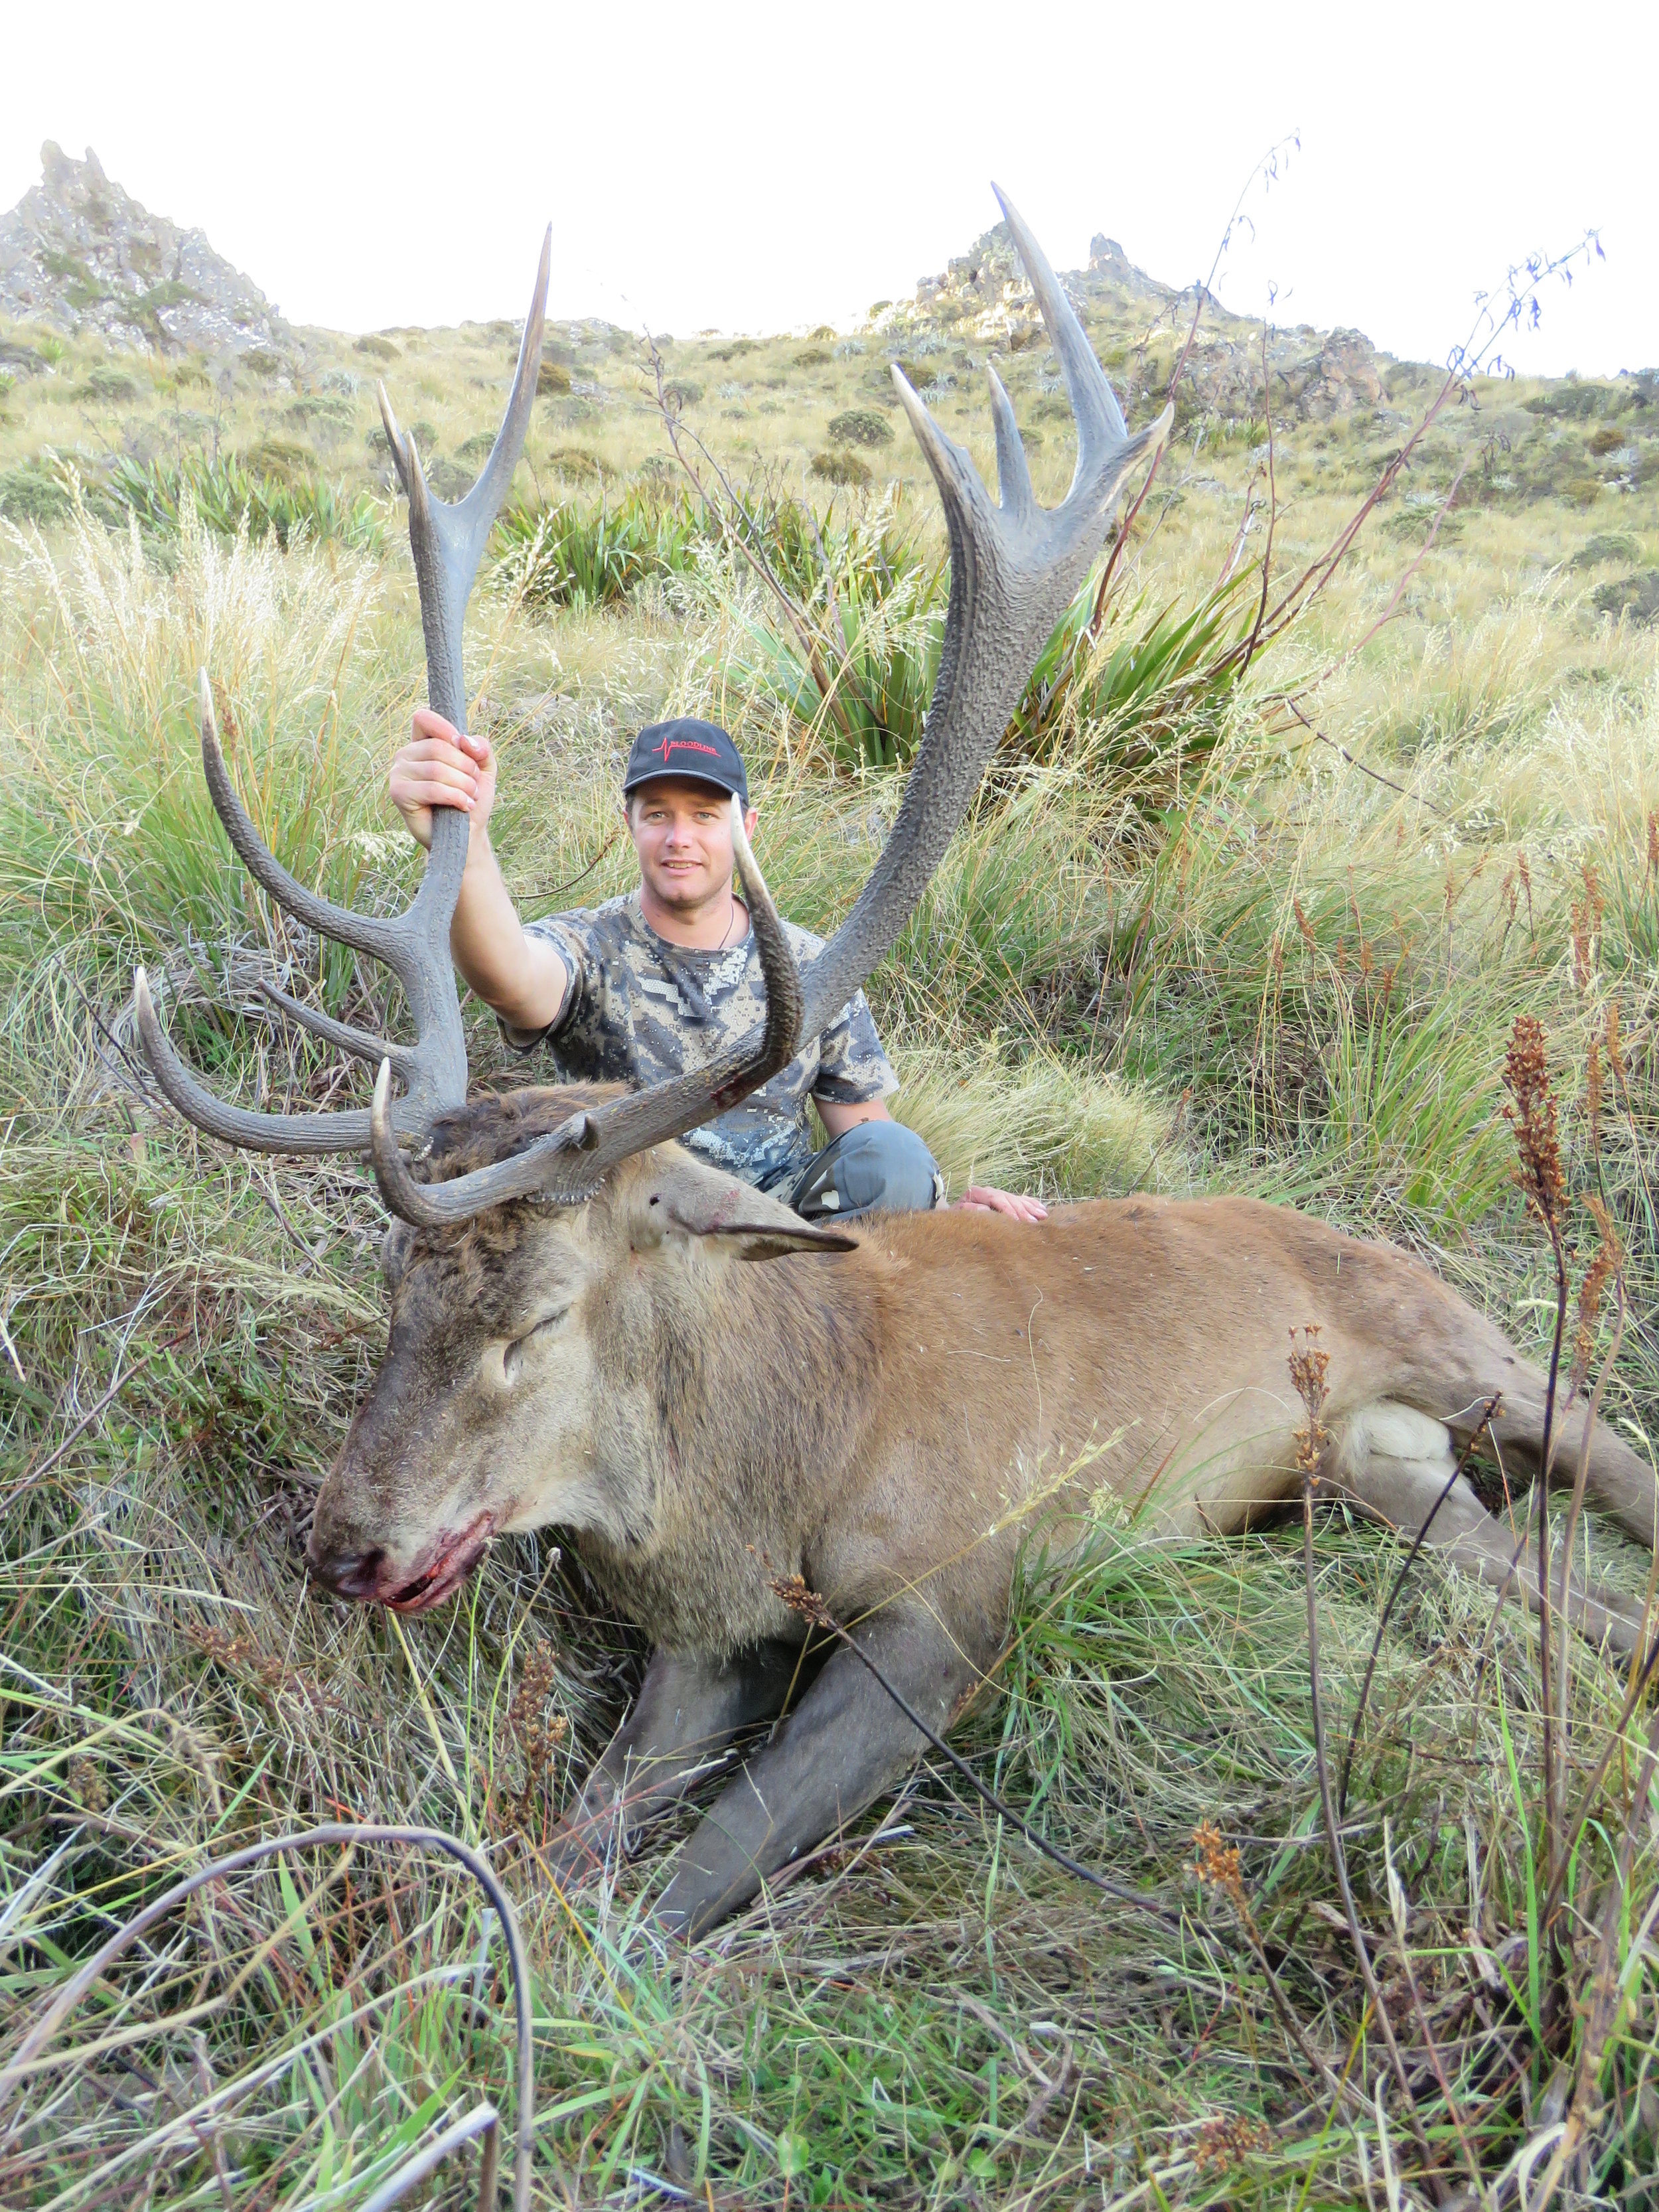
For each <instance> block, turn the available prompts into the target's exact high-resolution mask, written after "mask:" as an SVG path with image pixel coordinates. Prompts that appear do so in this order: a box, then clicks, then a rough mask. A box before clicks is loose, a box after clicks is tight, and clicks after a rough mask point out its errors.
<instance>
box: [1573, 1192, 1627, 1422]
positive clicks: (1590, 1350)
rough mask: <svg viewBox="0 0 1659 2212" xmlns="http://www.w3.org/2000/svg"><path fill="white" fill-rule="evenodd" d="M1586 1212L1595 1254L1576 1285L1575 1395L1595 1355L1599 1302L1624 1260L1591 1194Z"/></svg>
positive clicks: (1603, 1209) (1610, 1221)
mask: <svg viewBox="0 0 1659 2212" xmlns="http://www.w3.org/2000/svg"><path fill="white" fill-rule="evenodd" d="M1589 1209H1590V1212H1592V1213H1593V1214H1594V1215H1595V1227H1596V1233H1597V1242H1596V1246H1595V1255H1594V1257H1593V1258H1592V1259H1591V1261H1590V1263H1589V1267H1586V1268H1585V1270H1584V1279H1583V1282H1582V1283H1581V1284H1580V1285H1579V1286H1578V1328H1577V1334H1576V1336H1575V1337H1574V1340H1573V1348H1572V1389H1573V1391H1574V1393H1575V1394H1576V1393H1577V1392H1578V1391H1580V1390H1582V1389H1583V1387H1584V1384H1585V1383H1586V1381H1587V1380H1588V1378H1589V1370H1590V1362H1591V1360H1592V1359H1593V1358H1595V1325H1596V1322H1598V1321H1599V1320H1600V1318H1601V1302H1602V1300H1603V1299H1604V1298H1605V1297H1606V1296H1607V1285H1608V1284H1609V1283H1611V1282H1613V1281H1614V1280H1616V1279H1617V1277H1618V1274H1619V1270H1620V1266H1621V1264H1622V1263H1623V1260H1624V1253H1623V1251H1622V1249H1620V1243H1619V1231H1617V1230H1616V1229H1615V1228H1614V1227H1613V1217H1612V1215H1611V1214H1610V1213H1609V1212H1607V1207H1606V1206H1604V1205H1603V1204H1602V1202H1601V1200H1600V1199H1599V1198H1597V1197H1595V1195H1594V1194H1592V1195H1591V1197H1590V1200H1589Z"/></svg>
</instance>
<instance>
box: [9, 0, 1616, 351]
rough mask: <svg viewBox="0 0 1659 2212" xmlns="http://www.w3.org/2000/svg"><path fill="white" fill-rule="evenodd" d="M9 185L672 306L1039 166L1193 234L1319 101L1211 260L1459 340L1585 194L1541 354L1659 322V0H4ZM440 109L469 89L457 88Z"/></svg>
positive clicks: (390, 267)
mask: <svg viewBox="0 0 1659 2212" xmlns="http://www.w3.org/2000/svg"><path fill="white" fill-rule="evenodd" d="M4 14H5V24H4V35H3V47H4V52H3V73H4V79H5V82H4V83H3V87H0V109H3V112H0V209H4V208H7V207H9V206H11V205H13V204H15V201H16V200H17V199H18V198H19V197H21V194H22V193H23V191H25V190H26V189H27V187H28V185H30V184H31V183H33V181H34V180H35V179H36V177H37V175H38V173H39V149H40V142H41V141H42V140H43V139H45V138H49V137H50V138H56V139H57V140H58V142H59V143H61V144H62V145H64V147H65V148H66V149H68V150H69V151H70V153H72V154H76V155H79V154H80V153H82V151H83V149H85V148H86V147H87V146H88V145H89V144H90V145H92V146H94V147H95V148H96V149H97V152H98V155H99V157H100V160H101V161H102V162H103V164H104V167H105V168H106V171H107V172H108V173H109V174H110V176H111V177H112V178H113V179H116V180H117V181H118V182H119V183H120V184H122V185H125V187H126V189H127V190H128V191H130V192H131V193H132V194H133V195H134V196H135V197H137V198H138V199H139V200H141V201H143V203H144V204H146V205H147V206H148V207H149V208H150V209H151V210H153V211H155V212H156V213H158V214H162V215H167V216H171V217H172V218H173V220H174V221H175V222H180V223H185V224H190V223H196V224H199V225H201V227H202V228H204V229H205V230H206V232H207V234H208V235H209V237H210V239H211V240H212V242H213V244H214V246H216V248H217V249H218V251H219V252H222V253H223V254H224V255H226V256H227V257H228V258H229V259H230V260H232V261H233V262H234V263H235V264H237V265H238V266H239V267H240V268H241V269H243V270H246V273H247V274H248V275H250V276H252V277H253V279H254V280H255V282H256V283H258V284H260V285H261V286H262V287H263V288H264V290H265V292H266V293H267V294H268V295H270V297H271V298H272V299H274V300H275V301H276V302H277V303H278V304H279V305H280V306H281V307H282V309H283V312H284V313H286V314H287V315H289V317H290V318H291V319H294V320H295V321H300V322H308V323H320V324H325V325H332V326H334V327H337V328H341V329H348V330H362V329H373V328H374V327H376V326H380V325H387V324H396V323H417V324H434V323H447V322H455V321H459V320H460V319H462V318H464V317H468V316H475V317H484V316H490V315H503V314H507V315H510V314H514V313H522V312H523V309H524V306H525V303H526V300H527V297H528V295H529V289H530V282H531V278H532V275H533V272H534V265H535V258H536V253H537V249H538V244H539V240H540V235H541V232H542V228H543V226H544V223H545V222H547V221H548V220H549V219H550V218H551V219H552V221H553V222H554V225H555V232H554V263H553V283H552V293H551V297H550V313H554V314H556V315H575V314H585V313H599V314H604V315H606V316H608V317H610V318H611V319H612V320H614V321H617V322H626V323H629V324H630V325H638V324H639V323H640V322H641V319H648V320H649V321H650V322H651V323H652V324H653V325H654V326H655V327H656V328H657V329H659V330H668V331H673V332H675V333H676V334H678V335H680V336H684V335H686V334H688V333H689V332H690V331H693V330H695V329H699V328H702V327H705V326H707V325H717V326H720V327H722V328H726V329H734V330H743V329H748V330H763V329H779V328H783V327H787V326H788V325H792V324H800V323H805V322H812V321H817V320H818V319H824V318H827V319H829V320H832V321H843V320H846V319H850V318H851V317H852V316H854V315H855V314H857V313H860V311H861V310H863V309H864V308H866V307H868V306H869V305H870V303H871V302H872V301H874V300H877V299H879V298H882V297H884V296H893V297H898V296H902V295H905V294H907V293H908V292H909V291H911V290H912V289H913V288H914V287H915V283H916V280H917V279H918V277H920V276H923V275H925V274H929V273H932V272H933V271H935V270H939V269H942V268H943V266H944V264H945V260H946V259H947V258H949V257H950V256H951V254H954V253H959V252H962V251H963V249H964V248H965V247H966V246H968V245H969V243H970V241H971V240H973V239H974V238H975V237H976V236H977V235H978V234H979V233H980V232H981V230H983V229H985V228H987V226H988V225H989V224H990V223H991V222H992V221H993V220H994V217H995V214H996V207H995V203H994V200H993V199H992V197H991V194H990V190H989V186H988V182H987V179H989V178H990V177H992V176H994V177H996V179H998V181H999V182H1000V184H1002V185H1004V186H1005V187H1006V190H1007V191H1009V192H1010V193H1011V194H1012V197H1013V198H1014V200H1015V201H1016V203H1017V204H1018V205H1019V207H1020V208H1021V210H1022V211H1023V212H1024V215H1025V216H1026V217H1027V219H1028V220H1029V221H1030V222H1031V224H1032V226H1033V228H1035V229H1036V233H1037V235H1038V236H1039V237H1040V238H1041V239H1042V240H1043V243H1044V246H1046V248H1047V250H1048V254H1049V256H1050V258H1051V259H1052V260H1053V261H1054V264H1055V265H1056V266H1057V267H1060V268H1069V267H1073V266H1076V265H1077V264H1079V263H1080V262H1081V261H1083V260H1084V259H1085V257H1086V254H1087V251H1088V243H1089V239H1090V235H1091V233H1092V232H1094V231H1096V230H1103V231H1105V232H1107V233H1108V234H1109V235H1111V236H1113V237H1115V238H1116V239H1118V240H1121V243H1122V245H1123V246H1124V247H1125V249H1126V250H1127V252H1128V254H1129V257H1130V258H1131V259H1132V260H1133V261H1137V262H1139V264H1140V265H1141V266H1142V267H1143V268H1145V269H1146V270H1149V271H1150V272H1151V273H1152V274H1153V275H1154V276H1160V277H1163V278H1164V279H1165V280H1166V281H1167V282H1170V283H1185V282H1188V281H1190V280H1191V279H1192V278H1194V277H1195V276H1200V275H1202V274H1203V273H1204V272H1205V271H1206V270H1207V269H1208V267H1209V265H1210V262H1211V260H1212V256H1213V254H1214V251H1215V246H1216V244H1217V241H1218V237H1219V235H1220V233H1221V231H1222V229H1223V228H1224V226H1225V222H1226V218H1227V216H1228V213H1229V211H1230V210H1231V207H1232V205H1233V202H1234V200H1235V198H1236V197H1237V193H1238V191H1239V188H1240V186H1241V185H1243V182H1244V180H1245V179H1246V178H1247V177H1248V176H1249V174H1250V173H1251V170H1252V168H1253V167H1254V166H1255V162H1256V161H1257V158H1258V156H1259V155H1261V153H1262V152H1263V151H1264V150H1265V149H1267V147H1268V146H1269V145H1271V144H1272V143H1273V142H1274V141H1275V140H1277V139H1279V138H1282V137H1285V135H1286V134H1287V133H1289V132H1291V131H1299V133H1300V136H1301V151H1300V152H1299V154H1292V155H1291V159H1290V161H1289V164H1288V168H1287V170H1286V173H1285V175H1284V177H1283V179H1282V180H1281V181H1280V182H1279V183H1278V184H1276V185H1274V186H1273V190H1272V191H1270V192H1268V193H1267V194H1266V195H1265V196H1263V195H1262V194H1261V191H1255V192H1253V193H1252V195H1251V197H1250V199H1249V210H1250V212H1251V214H1252V215H1253V216H1254V218H1255V224H1256V235H1255V240H1254V241H1252V240H1250V239H1249V236H1248V234H1246V235H1244V236H1243V238H1242V239H1241V240H1239V242H1238V243H1237V245H1236V246H1235V248H1234V250H1233V252H1231V255H1230V257H1229V259H1228V262H1227V264H1226V265H1225V270H1224V273H1223V276H1222V278H1221V280H1220V282H1219V284H1218V291H1219V294H1220V296H1221V297H1222V299H1223V300H1224V301H1226V303H1227V304H1228V305H1229V306H1231V307H1236V308H1237V309H1239V310H1240V311H1241V312H1249V311H1252V310H1255V309H1259V308H1261V307H1262V306H1263V305H1264V304H1265V302H1266V300H1267V288H1268V286H1269V285H1270V284H1272V285H1274V286H1276V287H1277V291H1278V298H1279V307H1278V315H1279V319H1280V320H1281V321H1284V322H1297V321H1304V322H1309V323H1313V324H1315V325H1320V326H1327V325H1334V324H1347V325H1357V326H1358V328H1360V329H1362V330H1364V331H1365V332H1366V333H1367V335H1368V336H1369V337H1371V338H1372V339H1373V340H1374V341H1375V342H1376V343H1377V344H1379V345H1381V346H1383V347H1384V348H1386V349H1389V351H1391V352H1394V353H1397V354H1401V355H1409V356H1414V357H1418V358H1423V359H1431V360H1439V359H1443V357H1444V356H1445V353H1446V350H1447V348H1448V346H1449V344H1450V343H1453V342H1454V341H1455V340H1456V339H1459V338H1461V337H1463V336H1464V335H1465V334H1466V333H1467V331H1468V325H1469V323H1470V320H1471V318H1472V315H1473V313H1474V293H1475V291H1476V289H1478V288H1491V287H1492V286H1494V285H1497V284H1499V283H1501V282H1502V280H1503V277H1504V271H1505V270H1506V269H1507V268H1508V267H1509V266H1510V264H1512V263H1515V262H1517V261H1519V260H1520V259H1521V258H1522V257H1523V256H1524V255H1526V254H1528V253H1529V252H1536V251H1539V250H1543V251H1546V252H1552V251H1558V250H1559V249H1560V248H1561V247H1563V246H1566V245H1567V244H1569V243H1571V240H1573V239H1575V238H1576V237H1577V235H1578V234H1581V233H1582V232H1583V229H1584V228H1586V227H1587V226H1591V225H1595V226H1599V227H1600V229H1601V238H1602V242H1603V246H1604V247H1605V250H1606V254H1607V259H1606V261H1605V263H1601V264H1596V265H1595V267H1594V268H1592V269H1590V270H1589V271H1587V272H1586V273H1585V274H1583V276H1581V277H1580V278H1579V280H1578V281H1577V283H1575V284H1574V286H1573V287H1572V289H1571V291H1568V290H1567V289H1565V288H1564V287H1560V286H1559V284H1558V285H1553V286H1552V287H1551V288H1550V289H1548V290H1547V292H1546V294H1545V295H1544V299H1543V306H1544V310H1545V314H1544V321H1543V325H1542V327H1541V330H1540V331H1538V332H1537V333H1536V334H1535V335H1534V336H1533V337H1518V338H1516V340H1515V341H1514V343H1512V344H1508V345H1506V347H1505V350H1506V352H1508V353H1509V354H1510V356H1511V357H1512V358H1513V359H1514V360H1515V361H1516V363H1517V365H1518V366H1520V367H1522V368H1525V369H1528V370H1531V371H1534V373H1544V374H1559V373H1560V372H1562V371H1563V370H1565V369H1566V368H1578V369H1580V370H1581V371H1583V373H1584V374H1607V373H1610V372H1613V371H1616V370H1618V369H1620V368H1641V367H1644V366H1647V365H1650V364H1654V363H1659V191H1656V189H1655V184H1654V173H1653V148H1654V142H1655V131H1654V125H1653V102H1654V101H1655V99H1656V85H1659V70H1656V62H1659V6H1656V5H1655V4H1654V0H1599V4H1597V5H1596V6H1595V7H1594V8H1589V7H1585V8H1583V9H1580V10H1579V11H1577V13H1575V11H1574V10H1573V9H1568V8H1564V7H1562V6H1561V5H1560V4H1559V0H1552V4H1551V5H1550V6H1549V7H1548V8H1547V9H1545V8H1543V7H1541V6H1540V5H1539V4H1538V0H1511V4H1510V5H1507V6H1504V7H1503V8H1493V7H1487V8H1484V9H1479V10H1475V9H1461V8H1457V7H1455V6H1454V5H1451V4H1449V0H1436V4H1434V5H1432V6H1429V5H1425V4H1424V0H1392V4H1390V5H1388V6H1384V7H1382V8H1378V9H1369V8H1361V7H1354V6H1352V5H1347V6H1344V5H1341V4H1340V0H1336V4H1333V0H1323V4H1322V5H1320V6H1318V7H1317V8H1313V7H1308V6H1306V5H1302V6H1297V5H1295V4H1292V5H1291V6H1290V7H1289V8H1286V7H1285V6H1283V5H1280V6H1279V7H1276V8H1273V9H1267V10H1266V11H1262V10H1260V9H1253V8H1251V7H1249V6H1241V5H1238V4H1237V3H1236V0H1235V4H1233V5H1231V6H1227V7H1219V6H1215V5H1212V4H1211V0H1188V4H1186V5H1184V6H1182V7H1181V8H1179V9H1177V8H1173V7H1166V8H1162V9H1156V10H1152V9H1146V8H1144V7H1137V8H1135V9H1133V10H1129V9H1121V8H1114V7H1112V6H1111V5H1109V4H1100V0H1091V4H1088V5H1074V4H1072V0H1024V4H1023V5H1012V4H1008V5H1004V6H1003V7H1001V8H1000V9H996V10H991V9H982V8H981V7H979V6H976V5H969V4H958V5H957V6H954V7H952V6H948V5H947V6H939V5H937V4H933V5H928V6H926V7H921V6H917V5H915V4H908V0H886V4H884V5H871V4H868V0H831V4H828V5H825V4H823V0H820V4H818V5H815V6H811V7H810V8H799V7H797V8H790V7H788V6H787V5H785V6H780V5H779V4H778V0H769V3H768V4H763V5H749V4H738V0H702V3H701V4H695V5H689V4H685V0H678V4H675V5H671V6H664V5H659V0H629V4H628V5H627V6H621V5H618V4H617V0H601V4H599V5H598V6H595V5H593V4H592V0H587V4H584V5H583V6H581V7H580V8H577V7H573V6H570V5H569V4H568V0H543V4H541V5H538V6H535V7H526V6H523V5H520V4H515V0H472V4H471V5H469V6H466V7H461V8H456V7H451V8H435V7H429V6H427V5H424V4H422V3H421V0H410V4H400V5H395V6H388V7H379V8H373V9H370V8H366V7H361V6H358V5H356V4H354V0H332V4H330V5H319V4H316V0H283V5H282V6H281V7H280V8H276V7H271V6H269V5H259V4H251V0H232V4H230V5H226V4H225V0H214V4H212V5H211V6H202V5H196V4H188V0H150V4H149V5H145V6H142V7H134V6H132V5H131V3H130V0H127V4H123V5H121V6H118V7H114V6H108V5H106V4H105V0H77V4H76V5H75V6H74V7H73V8H70V9H62V8H56V7H52V6H46V5H33V6H30V7H28V8H27V10H25V9H24V7H23V6H22V5H21V0H10V4H9V6H8V7H7V8H6V9H5V11H4ZM441 118H442V119H441Z"/></svg>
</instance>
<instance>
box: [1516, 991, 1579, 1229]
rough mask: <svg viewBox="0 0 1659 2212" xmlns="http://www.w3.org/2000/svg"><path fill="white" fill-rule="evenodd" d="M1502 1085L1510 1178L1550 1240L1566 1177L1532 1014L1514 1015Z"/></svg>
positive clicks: (1539, 1031)
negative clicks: (1512, 1158) (1510, 1142)
mask: <svg viewBox="0 0 1659 2212" xmlns="http://www.w3.org/2000/svg"><path fill="white" fill-rule="evenodd" d="M1504 1089H1505V1090H1506V1091H1508V1092H1509V1094H1510V1103H1509V1104H1508V1105H1507V1106H1505V1107H1504V1120H1505V1121H1507V1122H1508V1123H1509V1125H1510V1128H1511V1129H1513V1130H1514V1132H1515V1149H1516V1154H1517V1155H1518V1158H1517V1163H1516V1170H1515V1179H1516V1182H1518V1183H1519V1184H1520V1186H1521V1188H1522V1191H1523V1192H1524V1193H1525V1194H1526V1200H1527V1205H1528V1208H1529V1209H1530V1211H1531V1212H1534V1213H1535V1214H1536V1215H1537V1216H1538V1218H1539V1220H1540V1221H1541V1223H1542V1224H1543V1225H1544V1227H1545V1229H1546V1230H1547V1231H1548V1232H1549V1234H1550V1237H1551V1238H1552V1240H1553V1239H1554V1237H1555V1236H1556V1235H1557V1225H1558V1223H1559V1219H1560V1212H1561V1201H1562V1198H1563V1196H1564V1194H1565V1189H1566V1179H1565V1176H1564V1175H1563V1173H1562V1170H1561V1144H1560V1139H1559V1134H1558V1133H1557V1129H1556V1120H1555V1098H1554V1095H1553V1092H1552V1091H1551V1089H1550V1075H1549V1066H1548V1063H1547V1059H1546V1056H1545V1051H1544V1025H1543V1024H1542V1023H1541V1021H1539V1020H1538V1018H1537V1017H1536V1016H1535V1015H1533V1014H1517V1015H1516V1018H1515V1028H1514V1030H1513V1031H1512V1032H1511V1034H1510V1048H1509V1051H1508V1053H1507V1054H1506V1055H1505V1056H1504Z"/></svg>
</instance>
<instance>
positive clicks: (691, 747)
mask: <svg viewBox="0 0 1659 2212" xmlns="http://www.w3.org/2000/svg"><path fill="white" fill-rule="evenodd" d="M676 745H678V747H679V748H680V750H682V751H683V752H688V753H712V754H713V755H714V758H715V759H716V760H718V759H719V758H720V747H719V746H718V745H705V744H701V743H699V741H698V740H697V739H696V738H664V739H663V741H662V744H660V745H659V748H658V750H659V752H660V753H661V755H662V757H663V758H664V759H665V760H666V759H667V758H668V756H669V754H670V753H671V752H672V751H673V750H674V748H675V746H676Z"/></svg>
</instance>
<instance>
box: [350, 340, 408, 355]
mask: <svg viewBox="0 0 1659 2212" xmlns="http://www.w3.org/2000/svg"><path fill="white" fill-rule="evenodd" d="M352 351H353V352H354V353H363V354H367V355H368V357H369V359H370V360H371V361H401V360H402V359H403V349H402V348H401V347H399V346H395V345H393V344H392V341H391V339H390V338H379V337H374V336H372V335H370V336H368V337H361V338H359V339H358V340H357V342H356V344H355V345H354V346H353V348H352Z"/></svg>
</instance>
